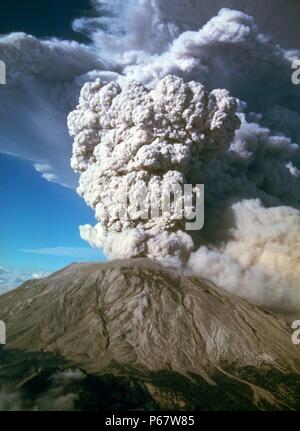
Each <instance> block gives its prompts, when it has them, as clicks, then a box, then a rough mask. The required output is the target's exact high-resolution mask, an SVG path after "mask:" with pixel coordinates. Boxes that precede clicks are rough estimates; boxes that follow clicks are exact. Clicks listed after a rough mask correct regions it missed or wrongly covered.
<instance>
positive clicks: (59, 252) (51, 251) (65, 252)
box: [20, 247, 101, 260]
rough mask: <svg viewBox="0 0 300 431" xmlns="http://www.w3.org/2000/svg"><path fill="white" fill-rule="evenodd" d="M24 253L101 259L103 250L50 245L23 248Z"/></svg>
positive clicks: (80, 258)
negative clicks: (46, 246)
mask: <svg viewBox="0 0 300 431" xmlns="http://www.w3.org/2000/svg"><path fill="white" fill-rule="evenodd" d="M20 251H22V252H23V253H31V254H40V255H47V256H61V257H72V258H74V259H79V260H91V259H97V260H100V258H101V252H100V251H99V250H98V249H94V248H84V247H48V248H33V249H28V248H26V249H22V250H20Z"/></svg>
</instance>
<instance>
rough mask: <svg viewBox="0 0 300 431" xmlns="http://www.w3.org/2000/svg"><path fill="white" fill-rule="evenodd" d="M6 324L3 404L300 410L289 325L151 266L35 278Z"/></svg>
mask: <svg viewBox="0 0 300 431" xmlns="http://www.w3.org/2000/svg"><path fill="white" fill-rule="evenodd" d="M0 319H1V320H2V321H4V322H5V323H6V327H7V345H6V346H3V347H2V348H1V350H0V360H1V367H0V409H1V408H2V409H4V408H5V409H24V410H27V409H43V410H68V409H77V410H102V409H106V410H109V409H148V410H152V409H174V410H186V409H189V410H191V409H197V410H232V409H234V410H253V409H261V410H273V409H275V410H289V409H292V410H293V409H296V410H297V409H300V390H299V389H300V349H299V347H297V346H295V345H293V343H292V341H291V331H290V328H289V326H288V325H287V323H286V322H285V321H284V320H282V319H280V318H278V317H276V316H274V315H271V314H270V313H269V312H267V311H265V310H263V309H261V308H258V307H257V306H255V305H252V304H250V303H249V302H247V301H246V300H244V299H241V298H239V297H236V296H234V295H232V294H230V293H228V292H226V291H224V290H222V289H219V288H218V287H216V286H214V285H212V284H211V283H210V282H208V281H206V280H204V279H199V278H194V277H190V276H188V275H183V273H180V272H179V270H175V269H174V268H172V269H171V268H168V267H165V266H162V265H161V264H160V263H158V262H155V261H152V260H149V259H131V260H115V261H111V262H108V263H80V264H79V263H75V264H72V265H70V266H68V267H66V268H64V269H63V270H61V271H58V272H56V273H54V274H52V275H50V276H49V277H47V278H44V279H41V280H32V281H28V282H26V283H24V284H23V285H22V286H20V287H19V288H17V289H15V290H13V291H11V292H8V293H6V294H4V295H2V296H0ZM1 391H2V392H1ZM8 393H9V394H10V398H9V397H7V394H8ZM1 394H2V395H1ZM3 394H6V396H4V395H3ZM12 394H13V395H12ZM1 399H2V404H1ZM3 400H6V401H5V402H4V401H3ZM9 400H10V401H9Z"/></svg>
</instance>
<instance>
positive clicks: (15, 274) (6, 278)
mask: <svg viewBox="0 0 300 431" xmlns="http://www.w3.org/2000/svg"><path fill="white" fill-rule="evenodd" d="M47 275H49V273H48V272H41V271H36V272H26V271H22V270H18V269H14V268H3V267H0V294H2V293H5V292H7V291H9V290H11V289H15V288H16V287H18V286H20V285H21V284H22V283H24V282H25V281H27V280H32V279H39V278H43V277H47Z"/></svg>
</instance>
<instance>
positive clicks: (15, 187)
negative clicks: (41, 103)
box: [0, 155, 104, 272]
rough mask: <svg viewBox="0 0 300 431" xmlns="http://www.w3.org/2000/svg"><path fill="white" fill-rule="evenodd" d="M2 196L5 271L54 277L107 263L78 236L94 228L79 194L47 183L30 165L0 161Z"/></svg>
mask: <svg viewBox="0 0 300 431" xmlns="http://www.w3.org/2000/svg"><path fill="white" fill-rule="evenodd" d="M0 195H1V206H2V209H1V213H0V223H1V227H2V229H1V231H2V233H1V248H0V266H1V267H4V268H13V269H18V270H21V271H26V272H27V271H29V272H36V271H45V272H51V271H54V270H57V269H59V268H61V267H63V266H65V265H67V264H69V263H70V262H74V261H80V260H102V259H103V258H104V257H103V255H102V254H101V252H100V251H99V250H94V249H92V248H90V247H89V246H87V244H86V243H85V242H84V241H82V240H81V238H80V236H79V230H78V226H79V225H80V224H85V223H94V222H95V219H94V215H93V212H92V210H91V209H89V208H88V207H87V206H86V204H85V203H84V201H83V200H82V199H81V198H80V197H79V196H78V195H77V194H76V192H75V190H71V189H67V188H65V187H62V186H60V185H57V184H55V183H51V182H48V181H47V180H45V179H44V178H42V177H41V175H40V174H39V173H38V172H37V171H36V170H35V169H34V168H33V167H32V165H31V164H30V162H29V161H25V160H22V159H19V158H16V157H12V156H7V155H0ZM22 250H27V251H26V252H25V251H22ZM30 251H31V252H30Z"/></svg>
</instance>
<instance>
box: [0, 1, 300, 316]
mask: <svg viewBox="0 0 300 431" xmlns="http://www.w3.org/2000/svg"><path fill="white" fill-rule="evenodd" d="M212 3H213V5H212ZM274 3H276V7H278V8H279V9H280V10H282V12H283V14H287V15H286V19H284V16H283V19H282V20H281V18H282V15H281V14H280V20H281V23H278V21H277V24H278V25H275V21H274V20H276V19H279V18H276V16H277V17H278V16H279V14H278V13H277V15H276V14H275V11H274V19H273V20H272V19H271V16H272V13H271V9H272V8H275V5H274ZM96 4H97V8H98V9H99V12H100V13H101V15H102V16H101V18H81V19H79V20H76V21H75V22H74V24H73V25H74V28H75V29H76V30H80V31H85V32H87V33H88V34H89V35H90V37H91V39H92V45H91V46H81V45H78V44H69V43H67V42H59V41H43V42H41V41H38V40H36V39H35V40H32V39H30V43H32V44H34V45H35V46H36V47H37V49H35V50H31V51H32V52H38V53H39V55H38V56H37V55H36V54H32V58H31V59H30V62H29V61H27V59H26V58H25V57H24V58H23V57H22V61H21V63H22V67H23V68H24V70H26V79H23V80H22V89H23V90H24V91H25V90H27V93H26V95H28V90H29V89H32V88H35V89H36V91H35V92H34V94H35V97H33V96H32V98H31V99H30V103H29V106H28V97H27V98H26V104H27V108H28V109H26V110H25V111H26V112H27V115H28V118H29V119H30V121H32V119H33V118H39V116H38V114H37V113H40V114H39V115H42V119H43V120H44V123H46V121H47V120H48V118H49V112H48V114H46V112H47V111H45V110H44V109H42V108H43V103H44V102H45V100H47V106H50V107H51V112H55V113H56V115H54V118H59V119H60V120H63V121H65V117H66V113H67V112H68V111H71V110H72V109H74V107H75V105H74V100H75V99H76V97H77V96H78V92H79V88H80V87H81V85H82V84H84V83H85V82H88V83H86V84H85V85H84V86H83V88H82V90H81V96H80V101H79V105H78V106H77V108H76V109H75V111H73V112H72V113H71V114H70V116H69V121H68V122H69V128H70V132H71V135H72V136H73V137H74V140H75V142H74V146H73V157H72V167H73V168H74V169H75V170H76V171H77V172H79V173H80V184H79V188H78V191H79V193H80V195H82V196H83V198H84V199H85V200H86V202H87V203H88V204H89V205H90V206H92V207H93V208H94V209H95V213H96V218H97V219H98V220H100V222H99V223H98V224H96V226H95V227H92V226H82V227H81V235H82V237H83V238H84V239H86V240H88V241H89V242H90V243H91V244H92V245H93V246H96V247H101V248H102V247H103V248H104V250H105V252H106V253H107V254H108V255H109V257H120V256H121V257H125V256H126V257H127V256H140V255H147V256H151V257H155V258H158V259H161V258H169V259H172V260H174V261H176V262H177V263H178V261H179V262H180V263H182V264H183V265H184V267H185V268H186V270H187V271H191V272H192V273H193V274H197V275H199V276H203V277H206V278H208V279H209V280H211V281H213V282H215V283H216V284H217V285H218V286H220V287H223V288H225V289H228V290H230V291H232V292H235V293H237V294H239V295H241V296H243V297H245V298H248V299H250V300H251V301H253V302H255V303H257V304H259V305H262V306H265V307H269V308H271V309H273V310H276V311H278V312H280V313H282V314H285V315H288V316H289V317H291V316H293V315H295V316H297V313H299V311H300V287H299V286H300V273H299V267H300V266H299V263H300V262H299V257H300V252H299V244H300V207H299V200H300V196H299V193H300V187H299V186H300V152H299V147H298V145H299V144H300V110H299V106H300V86H295V85H293V84H292V82H291V74H292V69H291V64H292V62H293V61H294V60H295V59H296V58H299V57H300V51H299V49H296V48H297V46H295V45H296V42H297V39H296V37H295V36H294V37H293V34H294V35H295V34H297V23H296V21H295V19H293V17H296V16H297V10H298V7H299V4H297V2H293V1H292V0H290V1H289V3H288V6H289V7H284V8H282V5H283V2H282V1H281V0H278V1H277V2H274V1H272V2H263V6H262V5H259V6H258V4H259V2H257V1H255V2H254V1H251V0H248V1H247V2H243V1H238V0H236V1H235V0H232V1H230V0H228V1H216V2H208V1H195V0H186V1H184V2H183V1H181V0H172V1H166V0H164V1H162V0H135V1H133V0H131V1H117V0H116V1H114V2H112V1H106V0H98V1H97V2H96ZM183 4H184V6H183ZM223 6H227V7H231V8H236V9H239V10H243V11H244V12H248V13H253V14H254V15H255V18H256V19H254V18H252V17H251V16H250V15H247V14H246V13H244V12H240V11H238V10H230V9H221V8H222V7H223ZM183 7H184V11H183ZM220 9H221V10H220ZM275 9H276V8H275ZM219 10H220V11H219ZM287 11H289V13H288V12H287ZM105 12H109V13H107V14H105ZM183 12H184V13H183ZM257 20H258V21H259V24H260V25H261V26H262V27H263V29H264V32H263V33H262V32H261V31H260V29H259V26H258V25H257V22H256V21H257ZM270 22H272V25H271V24H270ZM282 22H283V23H284V28H285V29H286V30H287V31H286V32H285V34H284V35H283V32H282V31H281V32H279V31H277V30H275V29H276V28H280V25H283V24H282ZM104 27H105V28H106V29H108V30H103V28H104ZM272 32H273V34H272V36H273V38H274V40H275V41H276V44H275V43H274V42H273V41H272V39H271V38H270V37H269V35H267V34H265V33H269V34H270V33H272ZM279 33H281V34H282V43H283V46H284V48H283V47H282V46H280V45H279V44H278V43H279V42H280V41H281V40H280V38H281V34H279ZM28 37H29V36H27V35H19V34H18V35H14V36H7V37H6V38H8V39H3V38H1V42H0V49H1V46H3V44H4V45H5V50H4V53H5V54H6V55H7V53H10V55H11V56H12V57H11V58H14V59H15V61H16V64H18V62H19V57H18V55H17V54H18V52H19V50H18V44H19V43H21V42H19V41H20V40H21V41H22V43H23V46H24V44H25V43H29V40H28V39H27V38H28ZM1 43H2V45H1ZM66 54H68V55H66ZM24 55H25V54H24ZM57 56H58V57H57ZM45 57H46V58H48V59H49V61H48V62H47V64H48V65H50V64H51V66H49V68H48V69H49V70H50V72H49V70H48V72H47V73H46V72H45V69H43V68H41V64H43V63H44V58H45ZM53 59H54V61H53ZM75 59H77V60H78V61H75ZM33 60H35V68H32V67H29V66H28V64H29V63H30V64H31V63H32V61H33ZM66 63H67V64H66ZM25 66H26V67H25ZM67 70H68V71H69V72H68V76H66V75H64V74H65V73H66V71H67ZM62 73H63V75H61V74H62ZM41 77H42V78H43V79H41ZM97 78H100V80H99V79H98V80H97ZM20 79H21V78H20ZM53 82H54V83H55V85H52V84H53ZM220 88H221V89H222V88H223V89H226V90H220ZM8 89H9V90H10V91H12V94H13V95H14V99H13V101H14V106H15V105H16V103H15V101H16V100H17V98H18V97H20V96H19V94H20V93H17V91H16V89H14V88H12V89H10V87H8ZM62 89H63V91H62ZM216 89H217V90H216ZM23 90H22V91H23ZM17 94H18V96H17ZM22 94H23V95H24V94H25V93H22ZM49 94H51V97H50V98H49ZM58 94H60V96H58ZM22 97H23V96H22ZM22 100H23V102H22V103H23V105H22V103H21V104H19V106H22V107H23V106H24V104H25V102H24V100H25V98H24V97H23V98H22ZM48 100H49V103H50V105H49V104H48ZM2 106H3V105H2ZM22 112H23V110H22ZM60 120H57V124H58V125H59V124H60V123H59V121H60ZM51 121H52V120H51ZM7 124H9V123H7ZM39 124H40V123H39ZM39 127H40V126H39ZM7 129H8V128H7ZM56 129H57V130H61V134H60V135H59V136H58V135H57V136H56V137H55V139H53V137H50V138H49V142H50V144H49V145H48V146H47V147H46V148H44V149H42V150H40V149H39V151H38V155H36V152H35V159H36V160H37V161H38V162H39V164H40V168H41V170H42V172H45V165H46V166H48V165H49V166H50V167H51V169H50V168H49V173H50V174H51V173H53V174H54V175H56V176H57V181H60V182H62V183H64V184H67V185H71V183H72V184H73V183H74V178H73V179H72V181H69V179H67V178H65V174H63V175H60V173H63V172H67V170H66V169H65V170H64V169H63V166H64V165H62V166H60V165H59V163H58V162H57V161H55V160H54V159H53V158H52V156H50V153H51V154H53V152H52V151H49V148H55V150H56V149H57V145H58V143H59V145H62V143H63V142H66V145H65V146H64V147H63V148H64V154H65V155H64V157H63V160H66V159H67V157H69V147H68V141H67V140H66V138H65V136H64V133H65V129H63V126H59V128H56ZM33 130H37V129H36V128H35V129H33ZM4 132H5V133H4V136H5V137H7V136H8V131H7V130H4ZM40 135H41V134H40ZM56 138H58V139H56ZM3 142H6V141H5V140H4V141H3ZM7 142H9V145H8V144H5V145H6V147H5V148H11V150H10V152H12V153H18V152H20V151H19V150H18V149H16V150H15V148H14V147H13V144H11V142H12V139H11V137H10V139H9V140H7ZM33 142H36V140H35V141H33ZM2 145H4V144H2ZM54 153H56V154H58V153H59V152H58V151H57V152H56V151H54ZM31 158H34V157H33V156H32V157H31ZM60 163H61V161H60ZM38 166H39V165H38ZM58 166H60V167H59V168H58ZM43 167H44V168H43ZM53 167H54V168H53ZM46 173H47V169H46ZM68 178H71V177H68ZM48 179H51V176H50V177H48ZM123 179H127V180H129V183H130V193H131V194H132V196H136V198H137V200H138V196H139V185H140V184H142V183H144V184H146V185H147V186H149V187H150V188H151V187H153V188H155V187H156V185H157V184H158V183H159V182H163V181H165V182H167V183H168V184H172V183H173V182H174V181H175V180H176V181H177V180H178V181H179V182H180V183H181V184H183V183H193V184H195V183H204V184H205V226H204V229H202V230H201V231H200V232H198V234H197V235H194V234H193V236H191V235H190V232H185V231H184V227H183V226H184V225H181V224H180V222H178V221H176V222H174V220H166V219H162V218H160V219H159V220H158V221H157V223H156V224H155V223H154V224H151V221H149V222H148V223H147V222H146V221H137V220H134V221H132V220H131V221H130V220H127V221H126V222H125V221H122V220H119V219H118V218H117V217H116V215H115V214H114V201H113V199H112V196H113V195H114V190H115V189H116V187H117V185H118V183H119V182H120V181H121V180H123ZM54 180H55V179H54ZM132 211H133V212H134V211H137V206H136V205H135V204H134V199H133V207H132ZM187 259H188V262H187V264H186V261H187Z"/></svg>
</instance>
